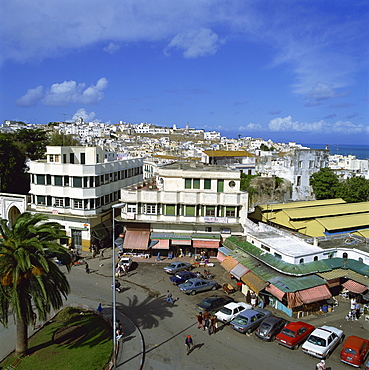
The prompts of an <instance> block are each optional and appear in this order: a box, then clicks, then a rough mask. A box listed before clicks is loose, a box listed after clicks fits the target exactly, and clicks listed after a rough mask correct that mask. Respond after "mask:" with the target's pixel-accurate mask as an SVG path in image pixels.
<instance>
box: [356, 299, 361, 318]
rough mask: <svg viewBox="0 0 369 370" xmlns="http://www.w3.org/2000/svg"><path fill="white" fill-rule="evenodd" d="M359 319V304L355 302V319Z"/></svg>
mask: <svg viewBox="0 0 369 370" xmlns="http://www.w3.org/2000/svg"><path fill="white" fill-rule="evenodd" d="M359 317H360V303H359V302H356V304H355V318H356V320H359Z"/></svg>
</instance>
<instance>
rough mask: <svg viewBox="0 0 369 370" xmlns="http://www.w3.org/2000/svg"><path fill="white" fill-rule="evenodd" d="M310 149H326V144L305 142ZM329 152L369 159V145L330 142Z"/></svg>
mask: <svg viewBox="0 0 369 370" xmlns="http://www.w3.org/2000/svg"><path fill="white" fill-rule="evenodd" d="M301 145H303V146H306V147H308V148H310V149H325V148H326V145H325V144H305V143H301ZM328 149H329V153H330V154H331V155H334V154H341V155H344V156H348V155H354V156H356V158H357V159H369V145H343V144H342V145H341V144H330V145H328Z"/></svg>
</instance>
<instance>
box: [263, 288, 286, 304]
mask: <svg viewBox="0 0 369 370" xmlns="http://www.w3.org/2000/svg"><path fill="white" fill-rule="evenodd" d="M265 290H266V291H267V292H269V293H270V294H272V295H274V297H276V298H278V299H279V300H280V301H282V298H283V296H284V295H285V292H282V291H281V290H280V289H278V288H277V287H276V286H274V285H273V284H269V285H268V286H267V287H265Z"/></svg>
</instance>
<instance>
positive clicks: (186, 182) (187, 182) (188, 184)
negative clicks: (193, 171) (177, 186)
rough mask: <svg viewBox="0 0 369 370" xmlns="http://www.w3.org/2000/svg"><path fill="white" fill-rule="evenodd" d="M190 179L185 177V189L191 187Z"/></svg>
mask: <svg viewBox="0 0 369 370" xmlns="http://www.w3.org/2000/svg"><path fill="white" fill-rule="evenodd" d="M191 185H192V180H191V179H185V189H191Z"/></svg>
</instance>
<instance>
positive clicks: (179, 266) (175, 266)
mask: <svg viewBox="0 0 369 370" xmlns="http://www.w3.org/2000/svg"><path fill="white" fill-rule="evenodd" d="M191 268H192V265H191V264H190V263H188V262H181V261H176V262H172V263H171V264H170V265H168V266H166V267H164V271H165V272H167V273H168V274H176V273H177V272H178V271H183V270H191Z"/></svg>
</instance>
